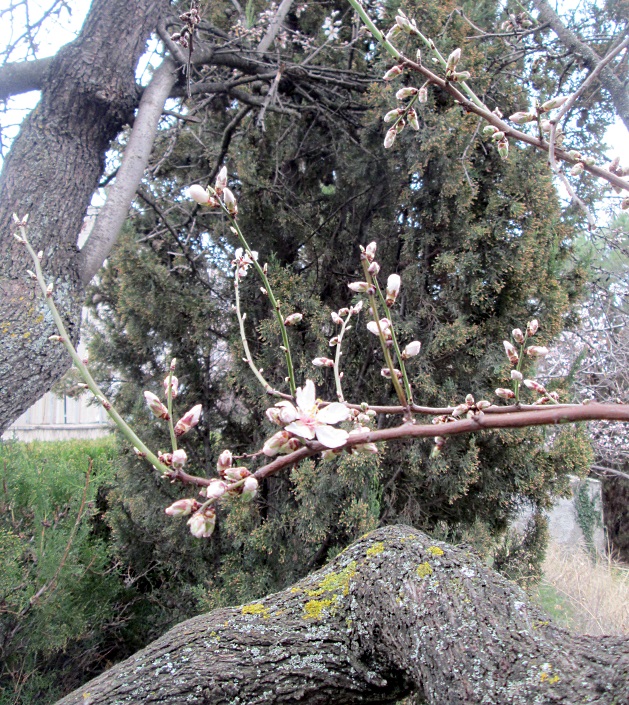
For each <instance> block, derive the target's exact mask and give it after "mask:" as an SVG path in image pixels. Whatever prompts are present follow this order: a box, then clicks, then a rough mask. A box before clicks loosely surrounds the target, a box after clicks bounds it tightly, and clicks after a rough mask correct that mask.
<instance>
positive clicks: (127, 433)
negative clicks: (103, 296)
mask: <svg viewBox="0 0 629 705" xmlns="http://www.w3.org/2000/svg"><path fill="white" fill-rule="evenodd" d="M20 231H21V235H22V239H23V240H24V245H25V246H26V249H27V250H28V253H29V254H30V256H31V259H32V260H33V264H34V265H35V274H36V276H37V283H38V284H39V288H40V289H41V292H42V295H43V297H44V300H45V302H46V305H47V306H48V310H49V311H50V313H51V314H52V318H53V320H54V322H55V325H56V326H57V330H58V331H59V335H60V336H61V339H62V342H63V344H64V345H65V348H66V350H67V351H68V352H69V353H70V357H71V358H72V362H73V363H74V365H75V367H76V368H77V369H78V371H79V374H80V375H81V377H82V379H83V380H84V382H85V383H86V384H87V386H88V388H89V390H90V391H91V392H92V394H93V395H94V396H95V397H96V398H97V399H98V400H99V401H100V403H101V404H102V405H103V408H104V409H105V411H106V412H107V413H108V414H109V417H110V418H111V419H112V421H113V422H114V423H115V424H116V426H117V427H118V428H119V429H120V432H121V433H122V435H123V436H124V437H125V438H126V439H127V440H128V441H129V443H131V445H132V446H134V447H135V448H137V449H138V450H139V451H140V453H142V454H143V455H144V456H146V459H147V460H148V461H149V462H150V463H152V464H153V465H154V466H155V468H156V469H157V470H159V471H160V472H162V473H166V474H169V475H170V474H171V472H172V471H171V469H170V468H169V467H167V466H166V465H164V464H163V463H162V462H160V460H159V458H158V457H157V456H156V455H155V453H152V452H151V451H150V450H149V449H148V448H147V447H146V445H145V444H144V443H143V442H142V441H141V440H140V439H139V438H138V436H137V435H136V434H135V433H134V431H133V430H132V429H131V427H130V426H129V424H127V422H126V421H125V420H124V419H123V418H122V416H120V414H119V413H118V412H117V411H116V410H115V409H114V407H113V406H112V404H111V402H110V401H108V400H107V398H106V397H105V395H104V394H103V393H102V392H101V390H100V389H99V387H98V385H97V384H96V382H95V380H94V378H93V377H92V375H91V374H90V371H89V370H88V369H87V367H86V366H85V364H84V363H83V360H81V357H80V355H79V354H78V353H77V351H76V350H75V349H74V346H73V345H72V343H71V342H70V337H69V336H68V333H67V331H66V329H65V326H64V325H63V321H62V320H61V316H60V315H59V312H58V311H57V307H56V306H55V303H54V301H53V300H52V295H50V294H49V293H48V289H47V287H46V281H45V279H44V274H43V272H42V269H41V266H40V264H39V257H37V255H36V253H35V250H33V248H32V247H31V244H30V243H29V241H28V239H27V237H26V228H25V227H21V228H20Z"/></svg>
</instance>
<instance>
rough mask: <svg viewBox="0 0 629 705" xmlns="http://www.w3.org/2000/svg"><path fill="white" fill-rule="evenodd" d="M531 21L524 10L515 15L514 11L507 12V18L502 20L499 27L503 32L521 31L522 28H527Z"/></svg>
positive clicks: (531, 24)
mask: <svg viewBox="0 0 629 705" xmlns="http://www.w3.org/2000/svg"><path fill="white" fill-rule="evenodd" d="M532 26H533V23H532V22H531V20H530V19H529V16H528V14H527V13H526V12H520V13H518V14H517V15H516V14H514V13H510V14H509V19H506V20H505V21H504V22H502V23H501V25H500V29H501V30H502V31H503V32H509V31H514V32H517V31H521V30H524V29H528V28H529V27H532Z"/></svg>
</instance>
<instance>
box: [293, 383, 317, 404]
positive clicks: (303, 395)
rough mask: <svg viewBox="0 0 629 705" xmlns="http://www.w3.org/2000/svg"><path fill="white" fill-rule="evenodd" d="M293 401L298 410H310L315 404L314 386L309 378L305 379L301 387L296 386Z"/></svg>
mask: <svg viewBox="0 0 629 705" xmlns="http://www.w3.org/2000/svg"><path fill="white" fill-rule="evenodd" d="M295 401H296V402H297V406H298V407H299V410H300V411H306V412H309V411H312V408H313V407H314V405H315V386H314V382H313V381H312V380H311V379H307V380H306V384H304V386H303V387H297V392H296V393H295Z"/></svg>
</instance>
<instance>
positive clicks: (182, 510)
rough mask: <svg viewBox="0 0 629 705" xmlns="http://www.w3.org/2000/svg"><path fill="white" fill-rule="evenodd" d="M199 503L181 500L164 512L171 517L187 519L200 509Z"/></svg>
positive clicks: (194, 500)
mask: <svg viewBox="0 0 629 705" xmlns="http://www.w3.org/2000/svg"><path fill="white" fill-rule="evenodd" d="M199 506H200V505H199V503H198V502H197V500H196V499H179V500H177V501H176V502H175V503H174V504H171V505H170V507H167V508H166V509H165V510H164V511H165V512H166V514H168V515H170V516H171V517H185V516H187V515H188V514H190V513H191V512H193V511H195V510H196V509H198V508H199Z"/></svg>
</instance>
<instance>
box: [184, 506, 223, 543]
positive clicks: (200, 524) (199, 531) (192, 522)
mask: <svg viewBox="0 0 629 705" xmlns="http://www.w3.org/2000/svg"><path fill="white" fill-rule="evenodd" d="M215 525H216V511H215V510H214V507H206V508H205V509H204V510H203V512H196V513H195V514H193V515H192V516H191V517H190V519H188V526H189V527H190V533H191V534H192V535H193V536H194V537H195V538H197V539H207V538H209V537H210V536H211V535H212V532H213V531H214V526H215Z"/></svg>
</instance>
